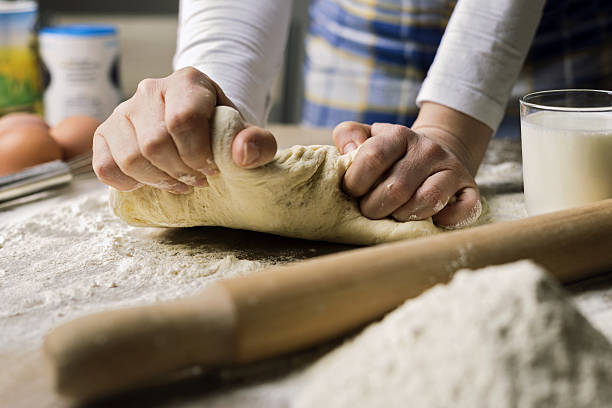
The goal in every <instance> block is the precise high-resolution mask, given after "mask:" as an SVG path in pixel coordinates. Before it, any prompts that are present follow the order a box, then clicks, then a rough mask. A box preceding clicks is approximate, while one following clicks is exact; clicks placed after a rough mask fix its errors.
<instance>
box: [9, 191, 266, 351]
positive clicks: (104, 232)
mask: <svg viewBox="0 0 612 408" xmlns="http://www.w3.org/2000/svg"><path fill="white" fill-rule="evenodd" d="M270 263H271V262H266V261H258V260H247V259H239V258H238V257H237V256H236V255H235V253H232V252H230V251H224V250H219V249H218V248H215V247H211V248H210V249H209V250H205V249H203V248H202V247H201V246H197V245H194V246H190V245H189V244H188V243H177V242H171V240H168V239H165V238H164V236H163V235H160V231H159V230H156V229H148V228H134V227H130V226H128V225H126V224H125V223H123V222H122V221H121V220H119V219H117V217H115V216H114V215H113V214H112V212H111V211H110V209H109V208H108V193H107V191H106V189H104V190H98V191H96V192H94V193H88V194H86V195H84V196H82V197H78V198H75V199H73V200H72V202H70V203H67V204H62V205H60V206H58V207H55V208H48V209H47V210H45V211H43V212H41V213H39V214H36V215H33V216H30V217H29V218H26V219H25V220H23V222H19V223H17V224H16V225H12V226H3V227H2V228H1V229H0V277H1V279H0V298H1V299H2V307H1V308H0V333H2V335H1V336H0V350H5V349H12V348H19V347H21V346H23V344H24V343H26V344H27V343H32V344H36V343H37V342H39V341H40V340H41V339H42V336H43V335H44V333H46V331H47V330H48V329H50V328H52V327H54V326H56V325H57V324H59V323H61V322H64V321H67V320H70V319H72V318H75V317H77V316H80V315H83V314H87V313H91V312H96V311H100V310H103V309H107V308H117V307H122V306H131V305H138V304H146V303H153V302H156V301H162V300H168V299H173V298H178V297H182V296H188V295H191V294H194V293H196V292H198V291H200V290H201V289H202V288H203V287H204V285H205V284H206V283H207V282H209V281H211V280H215V279H219V278H228V277H233V276H238V275H243V274H247V273H251V272H254V271H257V270H260V269H262V268H263V267H264V266H266V265H269V264H270Z"/></svg>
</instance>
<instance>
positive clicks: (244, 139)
mask: <svg viewBox="0 0 612 408" xmlns="http://www.w3.org/2000/svg"><path fill="white" fill-rule="evenodd" d="M275 154H276V139H274V136H273V135H272V133H270V132H269V131H268V130H266V129H262V128H260V127H257V126H249V127H247V128H246V129H244V130H242V131H240V132H239V133H238V134H237V135H236V137H235V138H234V141H233V142H232V159H233V160H234V163H236V164H238V165H239V166H241V167H245V168H249V169H252V168H255V167H259V166H263V165H264V164H267V163H269V162H271V161H272V159H274V155H275Z"/></svg>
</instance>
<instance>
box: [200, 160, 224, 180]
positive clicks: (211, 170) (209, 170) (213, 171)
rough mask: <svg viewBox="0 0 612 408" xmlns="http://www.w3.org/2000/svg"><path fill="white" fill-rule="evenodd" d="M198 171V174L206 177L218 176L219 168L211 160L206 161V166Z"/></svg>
mask: <svg viewBox="0 0 612 408" xmlns="http://www.w3.org/2000/svg"><path fill="white" fill-rule="evenodd" d="M198 171H199V172H200V173H204V174H205V175H207V176H215V175H217V174H219V168H218V167H217V165H216V164H215V162H214V161H213V159H211V158H208V159H206V166H205V167H203V168H201V169H198Z"/></svg>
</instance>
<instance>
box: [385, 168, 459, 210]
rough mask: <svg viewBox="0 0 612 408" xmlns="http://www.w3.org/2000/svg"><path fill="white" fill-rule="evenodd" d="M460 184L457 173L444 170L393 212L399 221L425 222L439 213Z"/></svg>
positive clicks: (427, 181) (424, 183)
mask: <svg viewBox="0 0 612 408" xmlns="http://www.w3.org/2000/svg"><path fill="white" fill-rule="evenodd" d="M459 187H460V182H459V179H458V177H457V176H456V174H455V172H453V171H451V170H443V171H439V172H437V173H434V174H432V175H431V176H429V177H428V178H427V179H426V180H425V181H424V182H423V184H421V186H419V188H418V189H417V190H416V191H415V193H414V195H413V196H412V197H411V198H410V200H409V201H408V202H407V203H406V204H404V205H402V206H401V207H399V208H398V209H396V210H395V211H393V214H392V215H393V218H395V219H396V220H398V221H415V220H424V219H426V218H429V217H431V216H432V215H434V214H437V213H439V212H440V211H441V210H442V209H443V208H444V207H445V206H446V204H447V203H448V202H449V200H450V199H451V197H452V196H453V195H454V194H455V192H457V190H458V189H459Z"/></svg>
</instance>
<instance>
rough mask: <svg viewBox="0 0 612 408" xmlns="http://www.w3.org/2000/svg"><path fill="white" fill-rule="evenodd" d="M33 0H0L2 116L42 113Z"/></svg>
mask: <svg viewBox="0 0 612 408" xmlns="http://www.w3.org/2000/svg"><path fill="white" fill-rule="evenodd" d="M37 15H38V7H37V5H36V2H34V1H10V2H9V1H0V116H2V115H4V114H6V113H9V112H14V111H28V112H37V113H40V76H39V71H38V57H37V54H36V24H37Z"/></svg>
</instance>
